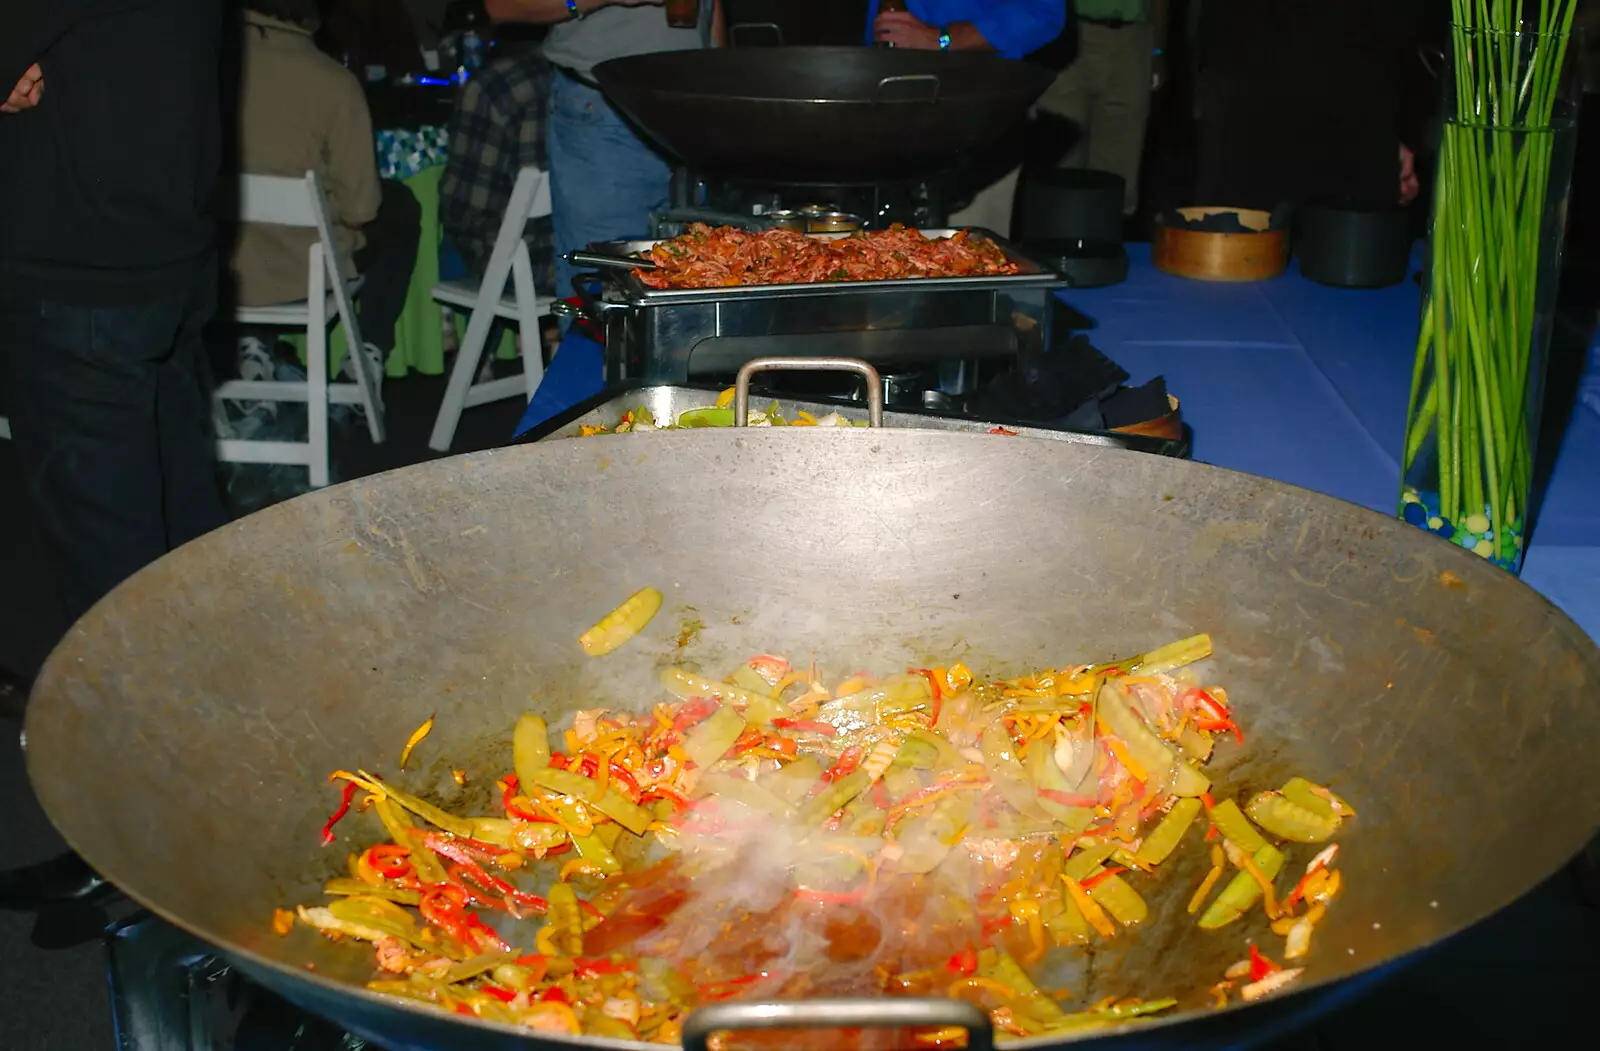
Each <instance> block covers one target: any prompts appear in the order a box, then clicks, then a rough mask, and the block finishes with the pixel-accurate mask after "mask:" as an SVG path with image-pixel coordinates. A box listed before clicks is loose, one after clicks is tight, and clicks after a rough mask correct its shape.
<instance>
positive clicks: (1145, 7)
mask: <svg viewBox="0 0 1600 1051" xmlns="http://www.w3.org/2000/svg"><path fill="white" fill-rule="evenodd" d="M1073 10H1074V11H1076V12H1077V15H1078V17H1079V18H1093V19H1098V20H1100V21H1102V22H1143V21H1145V20H1147V19H1148V18H1149V17H1150V0H1078V2H1077V3H1076V4H1074V5H1073Z"/></svg>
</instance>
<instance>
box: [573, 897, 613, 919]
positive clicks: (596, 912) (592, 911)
mask: <svg viewBox="0 0 1600 1051" xmlns="http://www.w3.org/2000/svg"><path fill="white" fill-rule="evenodd" d="M578 908H580V909H582V910H583V911H584V912H587V913H588V914H589V915H591V916H593V917H594V918H595V919H597V920H603V919H605V918H606V914H605V913H603V912H601V911H600V906H598V905H596V904H595V903H594V902H592V901H590V900H589V899H588V898H579V899H578Z"/></svg>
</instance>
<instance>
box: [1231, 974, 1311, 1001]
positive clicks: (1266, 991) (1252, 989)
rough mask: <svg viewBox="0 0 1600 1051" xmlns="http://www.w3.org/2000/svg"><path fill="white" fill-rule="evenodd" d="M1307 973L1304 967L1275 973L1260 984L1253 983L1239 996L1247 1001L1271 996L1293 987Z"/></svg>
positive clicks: (1242, 990)
mask: <svg viewBox="0 0 1600 1051" xmlns="http://www.w3.org/2000/svg"><path fill="white" fill-rule="evenodd" d="M1305 973H1306V969H1305V968H1304V967H1291V968H1290V969H1289V970H1287V971H1273V972H1272V973H1271V974H1269V975H1267V976H1266V977H1265V978H1263V979H1261V980H1260V981H1259V982H1251V983H1250V984H1249V985H1247V986H1245V987H1244V988H1242V989H1240V990H1239V996H1240V997H1241V998H1242V999H1245V1000H1259V999H1261V998H1262V997H1263V996H1270V995H1272V994H1273V993H1275V992H1278V991H1279V990H1280V989H1283V988H1286V987H1287V986H1290V985H1293V984H1294V982H1295V980H1296V979H1298V978H1299V977H1300V976H1301V975H1302V974H1305Z"/></svg>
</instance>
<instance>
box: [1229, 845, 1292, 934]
mask: <svg viewBox="0 0 1600 1051" xmlns="http://www.w3.org/2000/svg"><path fill="white" fill-rule="evenodd" d="M1234 860H1235V861H1236V862H1237V863H1238V866H1239V868H1240V869H1241V870H1243V871H1244V872H1248V873H1249V874H1250V878H1251V879H1253V880H1255V881H1256V883H1258V884H1260V886H1261V899H1262V904H1263V905H1264V906H1265V908H1266V910H1267V918H1268V919H1269V920H1275V919H1277V918H1278V917H1279V916H1281V915H1283V910H1281V909H1279V908H1278V893H1277V891H1275V890H1273V888H1272V881H1271V880H1270V879H1268V878H1267V874H1266V873H1265V872H1262V871H1261V866H1260V865H1257V864H1256V862H1255V859H1254V858H1252V857H1251V856H1250V855H1249V854H1247V853H1245V852H1244V851H1242V850H1241V851H1239V852H1238V853H1237V854H1235V855H1234Z"/></svg>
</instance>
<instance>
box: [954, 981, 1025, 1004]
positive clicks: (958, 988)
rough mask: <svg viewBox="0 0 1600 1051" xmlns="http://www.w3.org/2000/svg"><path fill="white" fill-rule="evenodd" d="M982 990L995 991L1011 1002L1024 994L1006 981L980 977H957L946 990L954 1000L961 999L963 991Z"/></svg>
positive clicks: (997, 994) (1007, 1001)
mask: <svg viewBox="0 0 1600 1051" xmlns="http://www.w3.org/2000/svg"><path fill="white" fill-rule="evenodd" d="M980 990H981V991H983V992H989V993H994V994H995V995H996V996H998V997H1000V998H1001V999H1003V1000H1004V1001H1005V1002H1006V1003H1010V1002H1011V1001H1013V1000H1015V999H1017V997H1019V996H1021V995H1022V994H1021V993H1019V992H1018V991H1017V990H1015V989H1013V988H1011V986H1009V985H1007V984H1006V983H1005V982H997V981H995V980H994V979H993V978H979V977H972V978H957V979H956V980H955V981H953V982H951V983H950V988H949V989H947V990H945V995H946V996H948V997H950V998H951V999H952V1000H959V999H961V994H962V993H967V992H973V993H975V992H978V991H980Z"/></svg>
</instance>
